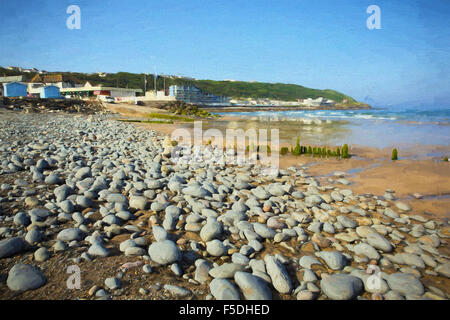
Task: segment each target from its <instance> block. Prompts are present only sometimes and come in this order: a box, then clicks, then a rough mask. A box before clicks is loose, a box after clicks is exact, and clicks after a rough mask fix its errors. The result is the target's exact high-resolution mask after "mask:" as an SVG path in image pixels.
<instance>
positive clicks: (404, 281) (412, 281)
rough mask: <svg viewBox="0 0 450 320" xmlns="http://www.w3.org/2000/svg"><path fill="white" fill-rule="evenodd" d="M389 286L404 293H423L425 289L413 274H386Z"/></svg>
mask: <svg viewBox="0 0 450 320" xmlns="http://www.w3.org/2000/svg"><path fill="white" fill-rule="evenodd" d="M386 281H387V282H388V285H389V287H390V288H391V289H392V290H394V291H397V292H398V293H400V294H402V295H407V294H412V295H419V296H420V295H422V294H424V292H425V290H424V288H423V285H422V283H421V282H420V280H419V279H417V278H416V277H415V276H413V275H411V274H406V273H393V274H390V275H388V276H386Z"/></svg>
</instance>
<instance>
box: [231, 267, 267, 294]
mask: <svg viewBox="0 0 450 320" xmlns="http://www.w3.org/2000/svg"><path fill="white" fill-rule="evenodd" d="M234 281H235V282H236V284H237V285H238V287H239V289H241V291H242V294H243V295H244V297H245V299H247V300H271V299H272V292H271V291H270V289H269V287H268V286H267V283H266V282H265V281H264V280H262V279H261V278H259V277H257V276H254V275H252V274H250V273H248V272H242V271H238V272H236V273H235V274H234Z"/></svg>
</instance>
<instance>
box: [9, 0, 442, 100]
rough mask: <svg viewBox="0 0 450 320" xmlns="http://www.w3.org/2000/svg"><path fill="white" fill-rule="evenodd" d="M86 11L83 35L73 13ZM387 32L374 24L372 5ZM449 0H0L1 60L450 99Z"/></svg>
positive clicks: (358, 94) (381, 96) (360, 94)
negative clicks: (71, 22)
mask: <svg viewBox="0 0 450 320" xmlns="http://www.w3.org/2000/svg"><path fill="white" fill-rule="evenodd" d="M71 4H76V5H78V6H79V7H80V9H81V30H69V29H67V28H66V20H67V18H68V17H69V14H67V13H66V9H67V7H68V6H69V5H71ZM372 4H375V5H378V6H379V7H380V9H381V27H382V29H381V30H368V29H367V27H366V19H367V18H368V17H369V14H367V13H366V9H367V7H368V6H369V5H372ZM449 20H450V1H448V0H408V1H403V0H387V1H385V0H383V1H381V0H371V1H365V0H353V1H346V0H340V1H335V0H315V1H313V0H311V1H306V0H290V1H284V0H278V1H273V0H259V1H253V0H246V1H245V0H221V1H216V0H204V1H200V0H190V1H180V0H178V1H172V0H159V1H154V0H147V1H133V0H130V1H118V0H110V1H106V0H105V1H92V0H87V1H84V0H80V1H76V0H72V1H67V0H55V1H50V0H41V1H30V0H28V1H23V0H14V1H9V0H0V44H1V46H0V65H2V66H8V65H18V66H22V67H36V68H38V69H46V70H49V71H78V72H98V71H104V72H117V71H128V72H154V70H155V66H156V70H157V72H158V73H166V74H180V75H186V76H192V77H196V78H200V79H215V80H220V79H237V80H245V81H252V80H254V81H264V82H283V83H296V84H301V85H304V86H307V87H312V88H320V89H335V90H338V91H341V92H344V93H346V94H348V95H350V96H352V97H354V98H356V99H358V100H363V99H367V100H368V101H370V102H372V103H374V104H382V105H387V104H402V103H425V104H430V105H431V104H435V105H442V104H449V105H450V91H449V88H450V24H449V23H448V21H449Z"/></svg>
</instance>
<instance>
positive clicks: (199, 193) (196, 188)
mask: <svg viewBox="0 0 450 320" xmlns="http://www.w3.org/2000/svg"><path fill="white" fill-rule="evenodd" d="M181 192H182V193H183V194H186V195H189V196H192V197H196V198H205V197H208V196H211V192H209V191H207V190H206V189H204V188H202V187H201V186H200V185H198V184H193V185H189V186H188V187H186V188H184V189H182V190H181Z"/></svg>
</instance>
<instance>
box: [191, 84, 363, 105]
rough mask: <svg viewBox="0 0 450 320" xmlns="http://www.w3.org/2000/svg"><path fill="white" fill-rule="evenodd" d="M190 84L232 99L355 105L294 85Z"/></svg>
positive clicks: (325, 92)
mask: <svg viewBox="0 0 450 320" xmlns="http://www.w3.org/2000/svg"><path fill="white" fill-rule="evenodd" d="M190 82H191V83H192V84H193V85H195V86H196V87H198V88H199V89H202V90H204V91H206V92H210V93H213V94H215V95H219V96H227V97H232V98H255V99H257V98H268V99H274V100H282V101H296V100H297V99H305V98H313V99H316V98H319V97H324V98H327V99H331V100H334V101H336V102H342V101H343V100H344V99H347V101H348V102H350V103H356V101H355V100H354V99H353V98H351V97H349V96H347V95H345V94H342V93H340V92H337V91H334V90H329V89H327V90H319V89H311V88H306V87H303V86H300V85H296V84H284V83H264V82H244V81H212V80H194V81H190Z"/></svg>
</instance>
